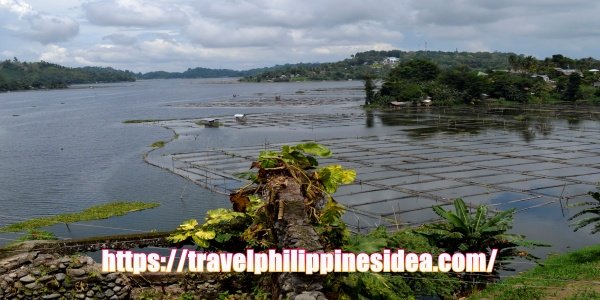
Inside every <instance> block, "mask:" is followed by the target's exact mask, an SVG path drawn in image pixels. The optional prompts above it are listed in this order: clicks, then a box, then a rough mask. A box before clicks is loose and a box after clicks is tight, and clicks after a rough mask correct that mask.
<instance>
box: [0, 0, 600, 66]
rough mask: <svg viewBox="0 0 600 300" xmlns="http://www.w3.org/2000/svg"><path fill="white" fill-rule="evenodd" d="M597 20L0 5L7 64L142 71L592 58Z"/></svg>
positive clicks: (454, 7) (366, 10)
mask: <svg viewBox="0 0 600 300" xmlns="http://www.w3.org/2000/svg"><path fill="white" fill-rule="evenodd" d="M598 15H600V2H595V1H589V0H573V1H564V0H531V1H522V0H497V1H480V0H429V1H420V0H381V1H377V2H373V1H368V0H353V1H343V0H328V1H322V0H305V1H297V0H261V1H259V0H221V1H215V0H194V1H190V0H172V1H167V0H88V1H85V2H83V4H82V3H81V2H78V1H77V0H56V1H47V0H0V55H1V56H3V57H6V58H12V55H14V54H15V53H17V54H18V56H19V59H22V60H23V59H39V58H40V57H44V58H45V59H46V60H54V61H56V62H61V63H63V64H66V65H81V64H91V65H101V66H114V67H118V68H124V69H133V70H136V71H137V70H140V71H151V70H157V69H166V70H170V71H175V70H185V69H187V68H188V67H196V66H203V67H223V68H235V69H240V68H248V67H262V66H269V65H273V64H281V63H287V62H290V63H293V62H319V61H320V62H324V61H336V60H340V59H344V58H347V57H349V56H350V55H351V54H353V53H355V52H359V51H366V50H371V49H423V45H425V44H426V43H427V45H428V48H429V49H432V50H447V51H453V50H454V49H456V48H458V49H460V50H472V51H495V50H498V51H514V52H518V53H523V54H527V55H534V56H538V57H543V56H547V55H551V54H554V53H563V54H565V55H567V56H575V57H587V56H594V55H596V56H597V54H598V53H600V44H599V43H598V38H599V37H600V18H598ZM79 32H81V33H82V34H78V33H79ZM9 54H10V56H9ZM3 57H0V59H1V58H3Z"/></svg>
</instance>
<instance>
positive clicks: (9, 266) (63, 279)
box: [0, 252, 132, 300]
mask: <svg viewBox="0 0 600 300" xmlns="http://www.w3.org/2000/svg"><path fill="white" fill-rule="evenodd" d="M131 290H132V287H131V285H130V283H129V279H128V278H126V276H125V275H124V274H120V273H105V274H103V273H101V267H100V265H99V264H97V263H95V262H94V260H92V258H90V257H88V256H80V255H72V256H58V255H53V254H45V253H39V252H28V253H23V254H19V255H15V256H12V257H10V258H7V259H4V260H2V261H0V299H111V300H116V299H129V298H130V293H131Z"/></svg>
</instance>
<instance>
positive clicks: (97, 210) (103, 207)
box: [0, 201, 160, 232]
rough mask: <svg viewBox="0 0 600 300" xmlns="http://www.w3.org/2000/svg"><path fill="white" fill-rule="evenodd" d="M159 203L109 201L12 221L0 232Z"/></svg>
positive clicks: (96, 217) (115, 213) (104, 215)
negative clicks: (47, 215)
mask: <svg viewBox="0 0 600 300" xmlns="http://www.w3.org/2000/svg"><path fill="white" fill-rule="evenodd" d="M159 205H160V204H159V203H152V202H120V201H117V202H110V203H105V204H100V205H95V206H92V207H89V208H86V209H84V210H83V211H81V212H77V213H67V214H60V215H56V216H50V217H41V218H35V219H30V220H27V221H23V222H18V223H14V224H11V225H8V226H4V227H0V232H18V231H23V230H31V229H36V228H40V227H46V226H50V225H54V224H59V223H74V222H81V221H90V220H100V219H106V218H110V217H114V216H122V215H125V214H128V213H130V212H134V211H139V210H144V209H150V208H155V207H157V206H159Z"/></svg>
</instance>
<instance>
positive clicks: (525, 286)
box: [469, 245, 600, 300]
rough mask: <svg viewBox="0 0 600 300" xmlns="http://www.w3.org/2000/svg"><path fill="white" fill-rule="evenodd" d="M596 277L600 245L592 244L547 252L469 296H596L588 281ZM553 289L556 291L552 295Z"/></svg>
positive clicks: (509, 299)
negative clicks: (542, 258) (535, 262)
mask: <svg viewBox="0 0 600 300" xmlns="http://www.w3.org/2000/svg"><path fill="white" fill-rule="evenodd" d="M598 278H600V245H595V246H590V247H586V248H582V249H579V250H576V251H573V252H570V253H566V254H561V255H551V256H550V257H548V259H547V260H546V261H545V262H544V264H543V265H538V266H536V267H535V268H533V269H532V270H529V271H526V272H523V273H519V274H518V275H516V276H514V277H513V276H511V277H510V278H507V279H506V280H502V281H500V282H498V283H494V284H490V285H489V286H488V287H487V288H486V289H485V290H482V291H479V292H476V293H475V294H473V295H471V296H470V297H469V299H472V300H475V299H481V300H484V299H506V300H520V299H550V298H552V299H598V298H597V297H595V295H594V294H593V293H591V292H590V291H589V288H590V281H596V280H598ZM557 292H559V293H560V295H556V293H557ZM597 294H598V293H597V292H596V295H597ZM587 295H590V296H589V298H586V296H587Z"/></svg>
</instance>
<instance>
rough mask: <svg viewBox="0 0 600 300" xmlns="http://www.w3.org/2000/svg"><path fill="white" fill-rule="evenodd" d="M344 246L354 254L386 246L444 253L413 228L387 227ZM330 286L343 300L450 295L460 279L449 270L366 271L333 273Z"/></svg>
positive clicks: (418, 251)
mask: <svg viewBox="0 0 600 300" xmlns="http://www.w3.org/2000/svg"><path fill="white" fill-rule="evenodd" d="M342 249H343V250H344V251H349V252H354V253H360V252H364V253H373V252H380V251H382V250H383V249H391V250H392V251H394V249H404V250H405V251H409V252H415V253H423V252H429V253H432V254H433V255H436V254H439V253H441V250H440V249H438V248H436V247H435V246H432V245H430V244H429V243H428V241H427V239H425V238H424V237H423V236H421V235H419V234H415V233H414V232H413V230H412V229H406V230H402V231H398V232H395V233H393V234H390V233H389V232H388V230H387V229H386V228H385V227H383V226H381V227H378V228H376V229H375V230H373V231H371V232H370V233H368V234H354V235H352V236H350V237H349V238H348V239H347V240H346V242H345V243H344V245H343V247H342ZM328 287H329V288H330V289H332V290H334V291H337V292H338V293H339V294H340V299H416V298H417V297H418V296H426V295H427V296H439V297H441V298H450V297H452V295H453V294H454V292H455V291H456V290H457V288H458V287H459V281H458V279H456V278H454V277H452V276H450V275H449V274H446V273H373V272H366V273H349V274H332V276H331V278H330V280H329V281H328Z"/></svg>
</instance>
